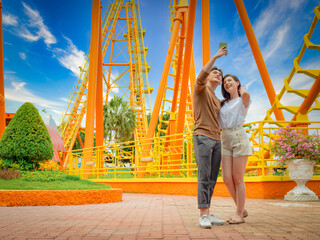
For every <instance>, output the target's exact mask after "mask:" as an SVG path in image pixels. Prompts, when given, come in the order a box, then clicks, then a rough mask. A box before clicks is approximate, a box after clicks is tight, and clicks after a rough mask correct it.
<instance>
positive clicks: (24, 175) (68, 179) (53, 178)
mask: <svg viewBox="0 0 320 240" xmlns="http://www.w3.org/2000/svg"><path fill="white" fill-rule="evenodd" d="M90 189H111V187H110V186H108V185H105V184H99V183H95V182H91V181H89V180H84V179H80V177H79V176H74V175H68V174H65V173H62V172H59V171H36V172H22V171H21V172H20V178H18V179H11V180H5V179H0V190H90Z"/></svg>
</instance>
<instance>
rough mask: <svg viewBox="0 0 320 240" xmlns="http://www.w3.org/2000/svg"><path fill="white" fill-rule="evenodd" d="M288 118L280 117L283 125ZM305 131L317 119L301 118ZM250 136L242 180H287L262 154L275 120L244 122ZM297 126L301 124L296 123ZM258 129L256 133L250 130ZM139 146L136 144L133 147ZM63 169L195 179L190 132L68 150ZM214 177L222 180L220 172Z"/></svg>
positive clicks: (319, 126)
mask: <svg viewBox="0 0 320 240" xmlns="http://www.w3.org/2000/svg"><path fill="white" fill-rule="evenodd" d="M290 123H291V122H289V121H286V122H285V121H284V122H282V124H283V125H289V124H290ZM301 124H307V125H308V127H307V129H308V132H309V134H317V135H319V131H320V121H317V122H315V121H314V122H303V123H301ZM244 127H245V129H246V131H247V134H248V137H249V138H250V140H251V147H252V149H253V155H252V156H250V157H249V160H248V164H247V168H246V173H245V181H247V182H248V181H282V180H289V178H288V172H287V169H286V166H282V165H280V162H279V161H278V160H277V159H275V158H273V155H272V153H271V154H269V156H270V157H269V158H266V157H265V156H266V153H267V152H269V149H270V146H271V144H272V143H273V142H274V136H275V135H274V134H275V132H276V131H277V130H278V129H279V122H278V121H259V122H252V123H246V124H245V125H244ZM299 129H301V127H299ZM254 132H258V134H253V133H254ZM146 144H152V147H151V149H152V151H151V153H150V154H151V156H149V157H152V159H153V161H152V162H149V163H147V165H142V164H140V159H141V152H140V151H139V148H143V147H145V145H146ZM137 146H139V148H137ZM68 156H69V157H68V159H67V165H66V167H65V168H64V171H66V172H68V173H69V174H74V175H79V176H80V177H82V178H88V179H97V180H98V179H100V180H101V181H104V180H107V181H196V179H197V165H196V162H195V158H194V151H193V144H192V133H191V132H188V133H184V134H180V135H173V136H163V137H156V138H153V139H152V143H150V139H143V140H139V141H138V142H134V141H132V142H124V143H112V144H107V145H104V146H102V147H97V148H91V149H82V150H76V151H70V152H69V154H68ZM313 180H320V165H316V166H315V170H314V177H313ZM218 181H222V179H221V176H220V177H219V179H218Z"/></svg>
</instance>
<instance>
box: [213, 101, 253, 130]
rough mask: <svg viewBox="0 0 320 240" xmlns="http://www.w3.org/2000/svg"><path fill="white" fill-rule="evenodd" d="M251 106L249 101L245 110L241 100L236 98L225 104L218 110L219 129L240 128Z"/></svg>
mask: <svg viewBox="0 0 320 240" xmlns="http://www.w3.org/2000/svg"><path fill="white" fill-rule="evenodd" d="M250 105H251V99H250V101H249V105H248V107H247V108H246V107H245V106H244V104H243V102H242V98H241V97H238V98H236V99H233V100H232V101H230V102H229V103H227V102H225V103H224V105H223V107H222V108H220V111H219V116H218V121H219V126H220V128H221V129H226V128H234V127H237V126H242V125H243V124H244V121H245V117H246V116H247V112H248V109H249V107H250Z"/></svg>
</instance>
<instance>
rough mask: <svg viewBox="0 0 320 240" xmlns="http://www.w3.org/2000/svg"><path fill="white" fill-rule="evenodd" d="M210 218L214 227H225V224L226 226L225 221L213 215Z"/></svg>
mask: <svg viewBox="0 0 320 240" xmlns="http://www.w3.org/2000/svg"><path fill="white" fill-rule="evenodd" d="M208 218H209V221H210V223H211V224H212V225H217V226H219V225H223V224H224V221H223V220H221V219H219V218H217V217H215V216H214V215H212V214H210V215H209V217H208Z"/></svg>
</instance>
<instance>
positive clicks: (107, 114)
mask: <svg viewBox="0 0 320 240" xmlns="http://www.w3.org/2000/svg"><path fill="white" fill-rule="evenodd" d="M103 125H104V135H103V136H104V138H105V139H107V140H109V141H112V140H115V141H117V142H125V141H129V140H131V139H132V136H133V131H134V129H135V128H136V113H135V111H134V109H132V108H130V106H129V103H128V102H126V101H124V100H123V99H122V98H120V97H118V96H114V98H113V99H111V100H110V101H109V102H108V104H106V105H104V106H103ZM113 135H114V138H113Z"/></svg>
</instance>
